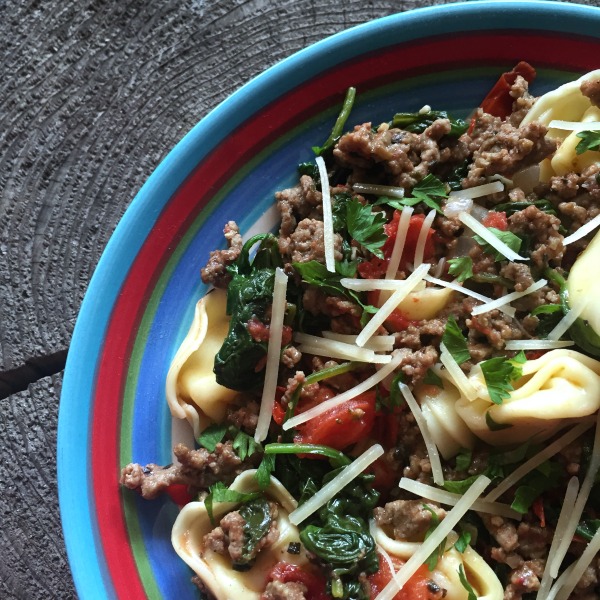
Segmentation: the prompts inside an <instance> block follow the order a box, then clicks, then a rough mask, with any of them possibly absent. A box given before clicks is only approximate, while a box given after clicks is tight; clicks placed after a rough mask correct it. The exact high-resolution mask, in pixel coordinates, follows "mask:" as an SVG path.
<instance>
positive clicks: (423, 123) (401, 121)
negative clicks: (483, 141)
mask: <svg viewBox="0 0 600 600" xmlns="http://www.w3.org/2000/svg"><path fill="white" fill-rule="evenodd" d="M438 119H448V120H449V121H450V132H449V133H448V134H447V135H448V137H456V138H457V137H460V136H461V135H462V134H463V133H465V131H467V129H468V128H469V124H468V123H467V122H466V121H463V120H462V119H453V118H452V117H450V116H449V115H448V113H447V112H446V111H445V110H430V111H428V112H416V113H396V114H395V115H394V118H393V119H392V127H398V128H399V129H404V130H405V131H410V132H412V133H423V131H425V129H427V127H429V126H430V125H431V124H432V123H434V121H437V120H438Z"/></svg>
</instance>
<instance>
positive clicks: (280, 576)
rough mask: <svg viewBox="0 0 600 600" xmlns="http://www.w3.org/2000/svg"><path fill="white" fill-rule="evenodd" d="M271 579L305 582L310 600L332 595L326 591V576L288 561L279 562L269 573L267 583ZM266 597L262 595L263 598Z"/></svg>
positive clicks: (286, 581) (321, 599) (327, 598)
mask: <svg viewBox="0 0 600 600" xmlns="http://www.w3.org/2000/svg"><path fill="white" fill-rule="evenodd" d="M270 581H281V582H283V583H290V582H299V583H303V584H304V585H305V586H306V589H307V598H308V600H330V599H331V596H330V595H329V594H327V592H326V591H325V586H326V584H327V582H326V579H325V576H323V575H320V574H318V573H315V572H312V571H308V570H306V569H305V568H304V567H299V566H298V565H292V564H290V563H286V562H278V563H277V564H276V565H275V566H274V567H273V568H272V569H271V572H270V573H269V574H268V575H267V581H266V582H265V585H266V584H267V583H269V582H270ZM263 597H264V594H263V596H261V598H263Z"/></svg>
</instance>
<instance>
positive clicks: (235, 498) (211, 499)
mask: <svg viewBox="0 0 600 600" xmlns="http://www.w3.org/2000/svg"><path fill="white" fill-rule="evenodd" d="M260 496H261V494H260V492H251V493H245V492H237V491H235V490H230V489H229V488H228V487H226V486H225V484H224V483H223V482H222V481H217V483H215V484H214V485H211V486H210V488H209V490H208V496H206V498H205V499H204V506H206V512H207V513H208V517H209V518H210V522H211V523H212V524H213V525H214V524H215V518H214V515H213V504H214V503H215V502H216V503H218V502H250V500H256V498H259V497H260Z"/></svg>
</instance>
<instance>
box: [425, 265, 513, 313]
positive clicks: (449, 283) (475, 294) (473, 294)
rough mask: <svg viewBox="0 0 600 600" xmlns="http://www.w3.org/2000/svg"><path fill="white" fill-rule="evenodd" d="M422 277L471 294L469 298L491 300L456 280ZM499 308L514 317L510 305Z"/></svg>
mask: <svg viewBox="0 0 600 600" xmlns="http://www.w3.org/2000/svg"><path fill="white" fill-rule="evenodd" d="M424 279H425V281H428V282H429V283H434V284H435V285H440V286H443V287H447V288H450V289H451V290H454V291H456V292H461V293H462V294H464V295H465V296H471V298H475V299H476V300H481V302H492V300H493V298H488V297H487V296H484V295H483V294H479V293H478V292H474V291H473V290H470V289H468V288H465V287H463V286H462V285H461V284H460V283H456V281H444V280H443V279H437V277H432V276H431V275H425V277H424ZM499 310H500V312H503V313H504V314H506V315H508V316H509V317H514V316H515V313H516V311H515V309H514V308H513V307H512V306H501V307H500V308H499Z"/></svg>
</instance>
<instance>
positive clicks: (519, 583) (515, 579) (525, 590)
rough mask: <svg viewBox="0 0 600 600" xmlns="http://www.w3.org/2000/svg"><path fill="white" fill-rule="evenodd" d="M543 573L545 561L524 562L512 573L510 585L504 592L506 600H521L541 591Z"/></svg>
mask: <svg viewBox="0 0 600 600" xmlns="http://www.w3.org/2000/svg"><path fill="white" fill-rule="evenodd" d="M543 572H544V563H543V561H539V560H531V561H525V562H523V564H522V565H521V566H519V567H518V568H517V569H515V570H513V571H511V573H510V575H509V584H508V585H507V586H506V589H505V590H504V600H521V598H522V597H523V594H529V593H531V592H536V591H537V590H539V589H540V581H541V579H542V575H543Z"/></svg>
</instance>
